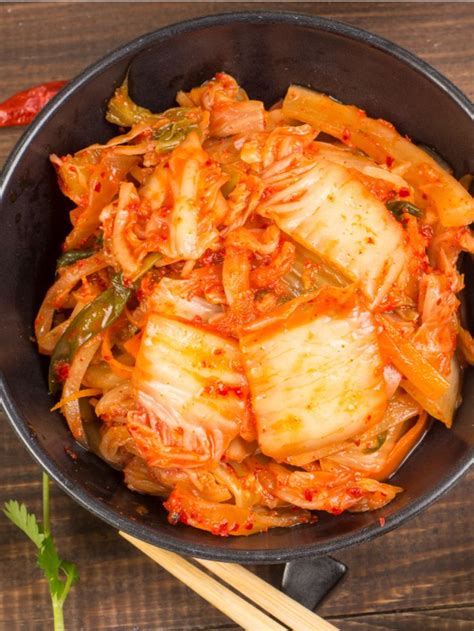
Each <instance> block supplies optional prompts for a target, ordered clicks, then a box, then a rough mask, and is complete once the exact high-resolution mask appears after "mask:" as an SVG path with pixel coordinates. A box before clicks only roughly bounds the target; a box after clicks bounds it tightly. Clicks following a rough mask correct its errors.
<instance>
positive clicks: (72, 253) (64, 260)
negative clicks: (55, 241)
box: [56, 250, 96, 270]
mask: <svg viewBox="0 0 474 631" xmlns="http://www.w3.org/2000/svg"><path fill="white" fill-rule="evenodd" d="M95 253H96V250H69V252H64V254H61V256H60V257H59V258H58V260H57V262H56V269H57V270H58V269H59V268H60V267H65V266H66V265H72V263H76V261H81V260H82V259H88V258H89V256H92V255H93V254H95Z"/></svg>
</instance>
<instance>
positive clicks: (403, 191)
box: [398, 186, 410, 197]
mask: <svg viewBox="0 0 474 631" xmlns="http://www.w3.org/2000/svg"><path fill="white" fill-rule="evenodd" d="M398 194H399V196H400V197H410V189H409V188H407V187H406V186H402V188H401V189H400V190H399V191H398Z"/></svg>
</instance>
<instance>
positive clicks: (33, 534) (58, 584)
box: [3, 473, 79, 631]
mask: <svg viewBox="0 0 474 631" xmlns="http://www.w3.org/2000/svg"><path fill="white" fill-rule="evenodd" d="M3 512H4V513H5V515H6V516H7V517H8V519H10V521H12V522H13V523H14V524H15V526H18V528H20V530H22V531H23V532H24V533H25V534H26V535H27V536H28V537H29V539H31V541H32V542H33V543H34V544H35V546H36V547H37V548H38V553H37V561H38V566H39V567H40V568H41V569H42V570H43V573H44V575H45V578H46V579H47V581H48V587H49V593H50V596H51V604H52V607H53V618H54V630H55V631H64V614H63V605H64V601H65V600H66V597H67V595H68V593H69V590H70V589H71V587H72V585H74V583H76V582H77V581H78V579H79V573H78V570H77V567H76V565H75V564H74V563H70V562H69V561H63V560H62V559H60V557H59V554H58V552H57V550H56V546H55V544H54V541H53V538H52V536H51V534H49V528H50V527H49V523H50V515H49V479H48V476H47V475H46V474H45V473H44V474H43V524H39V523H38V521H37V519H36V516H35V515H33V514H32V513H29V512H28V510H27V508H26V506H25V505H24V504H19V503H18V502H17V501H16V500H10V501H9V502H6V503H5V505H4V508H3ZM62 575H63V576H64V578H62Z"/></svg>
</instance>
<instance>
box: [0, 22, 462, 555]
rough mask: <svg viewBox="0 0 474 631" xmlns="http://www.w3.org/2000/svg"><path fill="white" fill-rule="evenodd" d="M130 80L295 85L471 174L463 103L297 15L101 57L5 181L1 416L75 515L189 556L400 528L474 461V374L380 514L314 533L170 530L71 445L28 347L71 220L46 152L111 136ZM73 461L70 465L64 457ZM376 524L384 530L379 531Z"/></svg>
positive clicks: (184, 32) (432, 78) (144, 86)
mask: <svg viewBox="0 0 474 631" xmlns="http://www.w3.org/2000/svg"><path fill="white" fill-rule="evenodd" d="M128 70H129V71H130V90H131V94H132V96H133V98H134V99H135V100H136V101H137V102H139V103H140V104H142V105H145V106H147V107H149V108H151V109H153V110H156V111H159V110H162V109H165V108H168V107H170V106H171V105H173V102H174V96H175V94H176V91H177V90H179V89H189V88H190V87H192V86H194V85H197V84H199V83H200V82H202V81H204V80H206V79H208V78H209V77H211V76H212V75H213V74H214V73H215V72H217V71H221V70H223V71H226V72H229V73H231V74H232V75H234V76H235V77H236V78H237V80H238V81H239V82H240V83H241V84H242V85H243V87H244V88H245V89H246V90H247V92H248V93H249V94H250V95H251V96H252V97H254V98H257V99H263V100H264V101H265V103H266V104H267V105H270V104H272V103H273V102H274V101H276V100H277V99H279V98H280V97H281V96H282V95H284V93H285V90H286V88H287V87H288V85H289V84H290V83H298V84H302V85H307V86H310V87H313V88H315V89H317V90H321V91H323V92H326V93H328V94H331V95H333V96H334V97H336V98H338V99H340V100H342V101H345V102H349V103H355V104H357V105H359V106H360V107H362V108H364V109H366V110H367V112H368V113H369V114H370V115H371V116H376V117H383V118H386V119H388V120H390V121H392V122H393V123H395V125H397V126H398V127H399V129H400V130H401V131H402V132H404V133H406V134H408V135H409V136H410V137H412V138H413V139H415V140H417V141H420V142H423V143H424V144H426V145H428V146H431V147H435V148H436V149H437V151H438V152H439V153H440V154H441V155H442V156H443V157H444V158H445V159H446V160H447V161H448V163H450V164H451V165H452V167H453V168H454V171H455V173H456V175H458V176H460V175H462V174H464V173H469V172H471V173H472V172H474V157H473V155H472V147H473V146H474V131H473V130H474V125H473V120H472V109H470V108H471V106H470V104H469V102H468V101H467V99H466V98H465V97H464V96H463V95H462V94H461V93H460V92H459V91H458V90H457V89H456V88H454V86H452V85H451V84H449V82H447V81H446V80H445V79H443V78H442V77H440V76H439V75H438V74H437V73H436V72H435V71H433V70H432V69H431V68H429V67H428V66H426V64H423V63H422V62H420V61H419V60H417V59H416V58H414V57H413V56H411V55H410V54H408V53H406V52H405V51H402V50H401V49H398V48H397V47H394V46H392V45H391V44H388V43H387V42H383V41H382V40H380V39H378V38H376V37H374V36H372V35H369V34H367V33H364V32H361V31H357V30H355V29H352V28H350V27H346V26H344V25H341V24H336V23H332V22H328V21H326V20H322V19H318V18H311V17H307V16H301V15H297V14H276V13H251V14H233V15H232V14H227V15H224V16H215V17H210V18H203V19H200V20H194V21H191V22H187V23H183V24H181V25H176V26H172V27H167V28H164V29H162V30H160V31H157V32H155V33H152V34H150V35H147V36H144V37H142V38H140V39H139V40H136V41H135V42H132V43H131V44H129V45H128V46H126V47H124V48H122V49H120V50H119V51H117V52H116V53H113V54H111V55H109V56H108V57H107V58H105V60H103V61H102V62H99V63H98V64H97V65H95V66H94V67H92V68H91V69H89V70H87V71H86V72H85V73H83V74H82V75H81V76H80V77H78V78H77V79H76V80H75V81H74V82H72V83H71V84H69V86H67V87H66V89H65V90H63V91H62V93H61V94H60V95H59V96H58V97H57V98H56V99H55V100H54V101H53V102H52V103H51V104H50V106H49V107H48V108H47V109H46V110H45V112H43V114H42V115H41V116H40V117H38V119H37V121H36V122H35V123H34V124H33V125H32V126H31V128H30V129H29V130H28V131H27V133H26V135H25V136H24V138H23V139H22V141H21V142H20V143H19V146H18V147H17V149H16V151H15V152H14V154H13V155H12V157H11V159H10V161H9V163H8V165H7V167H6V168H5V172H4V178H3V189H2V215H1V222H2V223H1V225H2V233H1V234H2V247H1V248H0V287H1V297H0V305H1V312H2V319H1V322H0V353H1V368H2V371H3V395H4V396H3V399H4V405H5V408H6V410H7V412H8V414H9V416H10V419H11V421H12V424H13V426H14V427H15V429H16V431H17V433H18V434H19V435H20V437H21V438H22V439H23V441H24V442H25V444H26V445H27V447H28V448H29V450H30V451H31V453H32V454H33V455H34V457H35V458H36V459H37V460H38V461H39V462H40V463H41V464H42V465H43V466H44V467H45V469H46V470H47V471H48V472H49V473H50V474H51V475H52V476H53V477H54V479H55V480H56V481H57V482H58V483H59V484H60V485H61V486H62V487H63V488H64V490H66V491H67V492H68V493H69V494H70V495H72V496H73V497H74V498H75V499H76V500H78V501H79V502H80V503H81V504H82V505H83V506H86V507H87V508H89V509H90V510H92V511H93V512H94V513H95V514H97V515H98V516H100V517H101V518H103V519H105V520H106V521H108V522H109V523H111V524H113V525H114V526H115V527H118V528H121V529H123V530H125V531H128V532H129V533H131V534H134V535H135V536H138V537H139V538H142V539H145V540H148V541H150V542H152V543H155V544H157V545H160V546H162V547H166V548H169V549H173V550H177V551H179V552H183V553H187V554H193V555H197V556H202V557H208V558H215V559H220V560H238V561H239V562H269V563H271V562H278V561H282V560H288V559H295V558H299V557H303V556H309V555H317V554H323V553H326V552H328V551H330V550H334V549H336V548H339V547H342V546H346V545H350V544H353V543H357V542H359V541H363V540H366V539H368V538H370V537H372V536H375V535H376V534H379V533H381V532H384V531H385V530H387V529H390V528H393V527H395V526H396V525H398V524H399V523H401V522H402V521H403V520H404V519H406V518H407V517H409V516H411V515H413V514H415V513H416V512H418V511H419V510H421V509H422V508H423V507H425V506H426V505H428V504H429V503H430V502H431V501H432V500H433V499H435V498H436V497H437V496H438V495H439V494H440V493H441V492H443V491H444V490H445V489H446V488H448V487H449V486H450V485H451V484H452V483H453V482H454V481H455V480H456V479H458V478H459V477H460V475H461V474H462V473H463V472H464V471H465V470H466V469H467V467H468V465H469V463H470V461H471V458H472V443H473V433H472V428H471V423H472V405H473V402H474V384H473V375H472V374H471V373H469V374H467V375H466V379H465V385H464V403H463V406H462V407H461V409H460V410H459V413H458V415H457V419H456V423H455V426H454V429H452V430H451V431H447V430H445V429H444V428H443V427H442V426H441V424H439V423H438V424H435V425H434V426H433V428H432V430H431V431H430V432H429V434H428V436H427V438H426V440H424V442H423V443H422V444H421V445H420V446H419V447H418V448H417V450H416V453H415V454H413V456H412V457H411V458H410V459H409V460H408V461H407V462H406V463H405V464H404V465H403V467H402V468H401V469H400V471H399V472H398V473H397V475H396V476H395V478H394V482H395V483H397V484H400V485H401V486H402V487H404V488H405V489H406V491H405V492H404V493H403V494H401V495H399V496H398V498H397V499H396V500H395V501H394V502H392V503H391V504H390V505H389V506H387V507H386V508H384V509H383V510H382V511H379V512H378V513H368V514H367V513H366V514H354V515H351V514H345V515H341V516H339V517H332V516H329V515H321V517H320V520H319V522H318V523H317V524H316V525H311V526H300V527H297V528H293V529H288V530H284V529H278V530H274V531H270V532H269V533H266V534H260V535H257V536H252V537H246V538H232V537H230V538H218V537H213V536H211V535H209V534H207V533H204V532H201V531H198V530H193V529H191V528H188V527H185V526H178V527H172V526H170V525H168V523H167V522H166V519H165V512H164V510H163V509H162V507H161V506H160V501H159V500H157V499H156V498H147V497H144V496H139V495H137V494H134V493H132V492H130V491H128V490H127V489H126V488H125V487H124V486H123V484H122V481H121V474H120V473H118V472H116V471H113V470H112V469H110V468H109V467H108V466H107V465H105V464H104V463H103V462H102V461H100V460H99V459H98V458H96V457H95V456H94V455H92V454H90V453H87V452H85V451H83V450H82V449H81V448H80V447H78V446H77V445H76V444H74V441H73V440H72V438H71V435H70V433H69V431H68V429H67V427H66V425H65V424H64V422H63V420H62V417H61V416H60V415H59V413H55V414H54V415H53V414H51V413H50V412H49V411H48V410H49V408H50V407H51V398H50V397H49V395H48V393H47V386H46V365H45V362H44V361H43V360H42V359H40V357H39V356H38V354H37V352H36V349H35V345H34V344H33V343H32V340H31V337H30V336H31V335H32V323H33V320H34V317H35V313H36V310H37V308H38V306H39V304H40V302H41V299H42V296H43V295H44V292H45V290H46V288H47V287H48V286H49V285H50V283H51V281H52V279H53V274H54V271H53V270H54V261H55V259H56V257H57V255H58V253H59V248H60V243H61V241H62V238H63V237H64V235H65V234H66V231H67V226H68V210H70V205H69V203H68V202H67V200H66V199H65V198H64V197H63V196H62V195H61V193H60V192H59V189H58V186H57V182H56V177H55V174H54V171H53V168H52V167H51V166H50V163H49V161H48V155H49V154H50V153H51V152H55V153H58V154H60V155H61V154H65V153H70V152H74V151H76V150H78V149H79V148H81V147H84V146H86V145H89V144H91V143H93V142H98V141H105V140H107V139H108V138H110V137H111V136H112V135H114V134H116V133H117V130H116V128H114V127H113V126H112V125H110V124H108V123H107V122H106V121H105V119H104V112H105V107H106V102H107V100H108V98H109V97H110V96H111V94H112V92H113V90H114V87H115V86H117V85H118V84H119V83H121V82H122V80H123V78H124V76H125V74H126V72H127V71H128ZM471 271H472V270H471ZM472 278H473V276H472V273H469V274H468V280H469V281H471V279H472ZM468 294H469V295H468V302H469V298H470V299H471V301H472V300H474V284H473V283H472V282H468ZM70 450H73V451H75V453H76V454H77V459H73V458H71V457H70V455H68V451H69V452H70ZM142 506H145V507H146V508H147V512H146V513H145V514H144V512H143V511H142V510H141V509H140V507H142ZM137 509H138V510H137ZM382 515H383V516H384V517H385V520H386V522H385V526H384V527H381V526H380V524H379V521H378V518H379V517H380V516H382Z"/></svg>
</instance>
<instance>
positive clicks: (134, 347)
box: [123, 331, 142, 358]
mask: <svg viewBox="0 0 474 631" xmlns="http://www.w3.org/2000/svg"><path fill="white" fill-rule="evenodd" d="M141 341H142V333H141V331H140V333H137V334H136V335H134V336H133V337H131V338H130V339H128V340H127V341H126V342H125V343H124V345H123V347H124V349H125V350H126V351H127V353H129V354H130V355H131V356H132V357H135V358H136V357H137V355H138V351H139V349H140V343H141Z"/></svg>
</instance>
